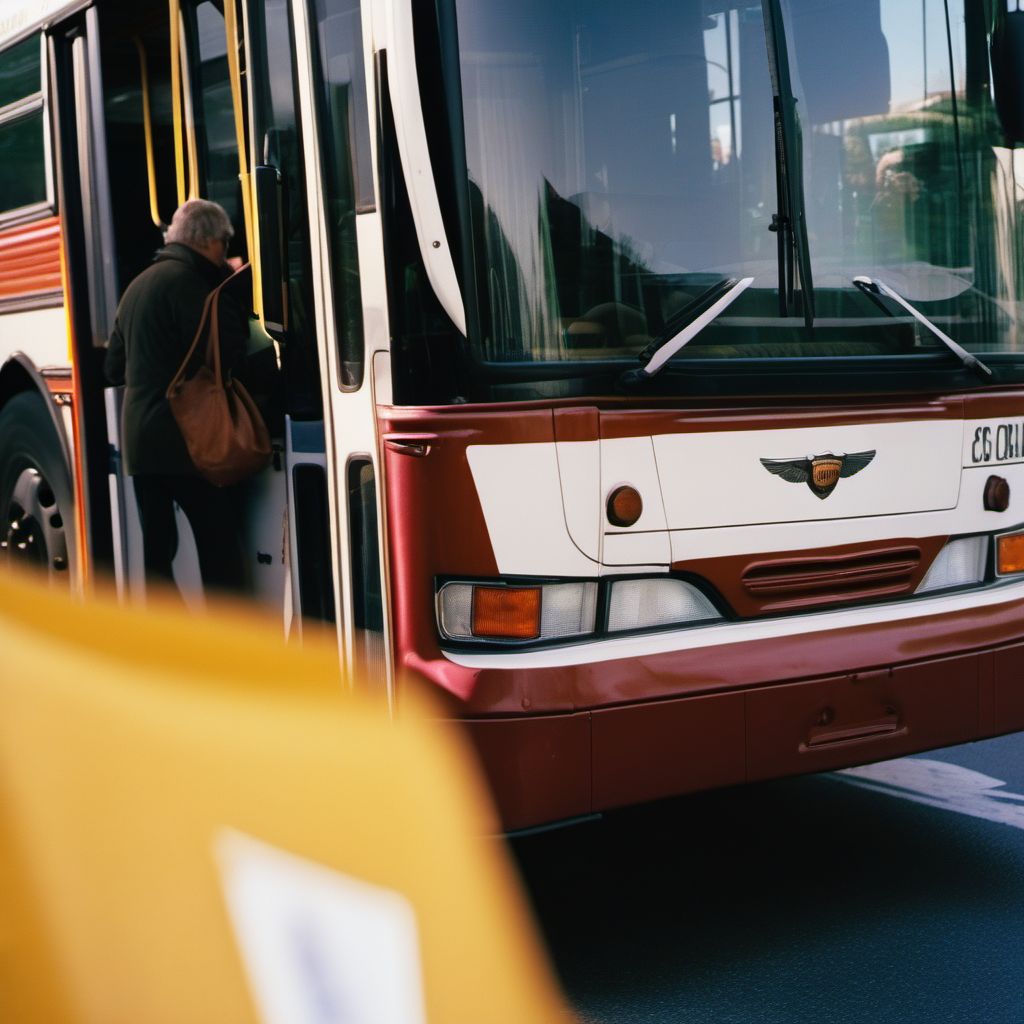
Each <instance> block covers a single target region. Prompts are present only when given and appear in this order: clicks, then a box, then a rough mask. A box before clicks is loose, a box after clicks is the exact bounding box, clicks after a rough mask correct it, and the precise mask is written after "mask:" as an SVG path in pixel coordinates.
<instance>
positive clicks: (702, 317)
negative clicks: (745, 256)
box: [619, 277, 754, 385]
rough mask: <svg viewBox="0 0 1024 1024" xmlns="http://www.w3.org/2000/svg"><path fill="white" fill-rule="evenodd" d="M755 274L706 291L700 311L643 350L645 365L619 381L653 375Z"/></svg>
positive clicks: (636, 381) (701, 301)
mask: <svg viewBox="0 0 1024 1024" xmlns="http://www.w3.org/2000/svg"><path fill="white" fill-rule="evenodd" d="M753 283H754V279H753V278H752V277H743V278H740V279H739V280H737V279H736V278H729V279H727V280H725V281H723V282H722V283H721V284H720V285H719V286H718V287H717V288H712V289H709V291H708V292H707V295H706V296H705V297H704V298H703V299H701V300H700V302H699V306H700V310H701V311H700V312H699V313H697V315H696V316H694V317H693V319H691V320H689V321H687V323H686V324H685V326H683V327H682V328H681V329H680V330H676V331H673V332H672V333H671V334H669V335H668V337H665V338H661V339H658V340H656V341H654V342H652V343H651V344H650V345H648V346H647V348H645V349H644V350H643V352H641V353H640V362H641V363H643V364H644V365H643V366H641V367H640V369H638V370H626V371H625V372H624V373H623V374H622V375H621V376H620V377H619V384H621V385H629V384H636V383H638V382H640V381H643V380H647V379H648V378H650V377H653V376H654V375H655V374H656V373H658V371H659V370H661V368H662V367H663V366H664V365H665V364H666V363H667V362H668V361H669V360H670V359H671V358H672V357H673V356H674V355H676V353H678V352H679V351H680V349H682V348H684V347H685V346H686V345H688V344H689V343H690V342H691V341H693V339H694V338H696V337H697V335H698V334H700V332H701V331H703V330H704V328H705V327H707V325H708V324H709V323H711V321H712V320H714V319H715V318H716V317H719V316H721V315H722V313H723V312H724V311H725V310H726V309H727V308H728V307H729V306H731V305H732V304H733V303H734V302H735V301H736V300H737V299H738V298H739V297H740V295H742V294H743V292H745V291H746V290H747V289H748V288H749V287H750V286H751V285H752V284H753Z"/></svg>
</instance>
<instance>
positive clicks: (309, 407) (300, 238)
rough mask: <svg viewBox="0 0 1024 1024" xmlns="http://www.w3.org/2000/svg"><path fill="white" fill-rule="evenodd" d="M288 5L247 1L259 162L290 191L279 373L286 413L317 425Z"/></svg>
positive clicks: (316, 367) (319, 407) (281, 0)
mask: <svg viewBox="0 0 1024 1024" xmlns="http://www.w3.org/2000/svg"><path fill="white" fill-rule="evenodd" d="M288 7H289V4H288V0H249V7H248V26H249V53H250V60H251V62H252V67H251V68H250V74H249V88H250V90H251V91H252V95H253V120H254V132H253V137H254V138H255V140H256V141H255V145H256V153H255V155H254V157H253V162H254V163H255V164H264V165H269V166H272V167H275V168H276V169H277V170H278V171H279V172H280V174H281V178H282V181H283V186H284V188H283V191H284V210H283V220H284V230H285V234H286V240H285V247H286V256H285V259H286V268H285V271H286V274H287V282H288V313H287V319H288V327H287V334H286V338H285V344H284V345H283V346H282V351H281V368H282V370H283V372H284V379H285V395H286V398H285V401H286V404H287V411H288V414H289V415H290V416H291V418H292V419H293V420H318V419H320V418H322V416H323V402H322V397H321V391H320V361H319V355H318V351H317V339H316V328H315V323H314V318H313V293H312V282H313V271H312V262H311V258H310V250H309V218H308V213H307V209H308V208H307V206H306V188H305V180H304V167H303V159H302V136H301V132H300V127H299V119H298V113H297V100H296V92H295V82H294V72H295V67H294V57H293V54H294V45H293V39H292V28H291V22H290V18H289V13H288Z"/></svg>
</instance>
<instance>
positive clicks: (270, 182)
mask: <svg viewBox="0 0 1024 1024" xmlns="http://www.w3.org/2000/svg"><path fill="white" fill-rule="evenodd" d="M254 175H255V181H256V223H257V227H258V231H259V240H260V243H259V268H260V293H261V296H262V309H261V310H260V313H261V314H262V316H263V326H264V327H265V328H266V330H267V333H268V334H272V335H274V336H275V337H281V336H282V335H283V334H284V333H285V330H286V328H287V326H288V281H287V277H286V275H285V266H286V263H285V249H284V241H285V234H284V203H283V191H284V189H283V184H282V179H281V172H280V171H279V170H278V169H277V168H276V167H267V166H265V165H261V166H259V167H256V168H255V171H254Z"/></svg>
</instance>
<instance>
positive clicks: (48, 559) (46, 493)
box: [0, 466, 68, 572]
mask: <svg viewBox="0 0 1024 1024" xmlns="http://www.w3.org/2000/svg"><path fill="white" fill-rule="evenodd" d="M0 530H2V533H0V553H2V554H3V555H6V557H7V558H8V560H10V561H11V562H14V563H17V564H21V565H28V566H33V567H35V568H45V569H47V570H49V571H50V572H64V571H66V570H67V567H68V546H67V537H66V536H65V533H64V520H63V517H62V516H61V513H60V509H59V508H58V507H57V499H56V497H55V496H54V493H53V488H52V487H51V486H50V485H49V483H47V480H46V477H44V476H43V474H42V473H40V472H39V470H38V469H36V467H34V466H28V467H26V468H25V469H23V470H22V471H21V473H20V475H19V476H18V479H17V480H16V481H15V483H14V488H13V490H12V491H11V495H10V497H9V499H8V501H7V508H6V509H5V510H4V519H3V523H2V526H0Z"/></svg>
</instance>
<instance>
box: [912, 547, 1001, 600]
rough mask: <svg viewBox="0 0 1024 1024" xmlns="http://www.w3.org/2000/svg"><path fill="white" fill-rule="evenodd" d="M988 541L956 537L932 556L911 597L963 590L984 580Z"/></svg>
mask: <svg viewBox="0 0 1024 1024" xmlns="http://www.w3.org/2000/svg"><path fill="white" fill-rule="evenodd" d="M987 561H988V537H985V536H978V537H960V538H958V539H957V540H951V541H949V543H947V544H946V545H945V547H943V549H942V550H941V551H940V552H939V553H938V554H937V555H936V556H935V561H934V562H932V564H931V566H930V568H929V569H928V572H927V573H925V577H924V579H923V580H921V583H920V584H919V586H918V588H917V590H916V591H915V593H918V594H923V593H925V592H926V591H929V590H947V589H949V588H950V587H966V586H969V585H970V584H972V583H981V582H982V580H984V579H985V563H986V562H987Z"/></svg>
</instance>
